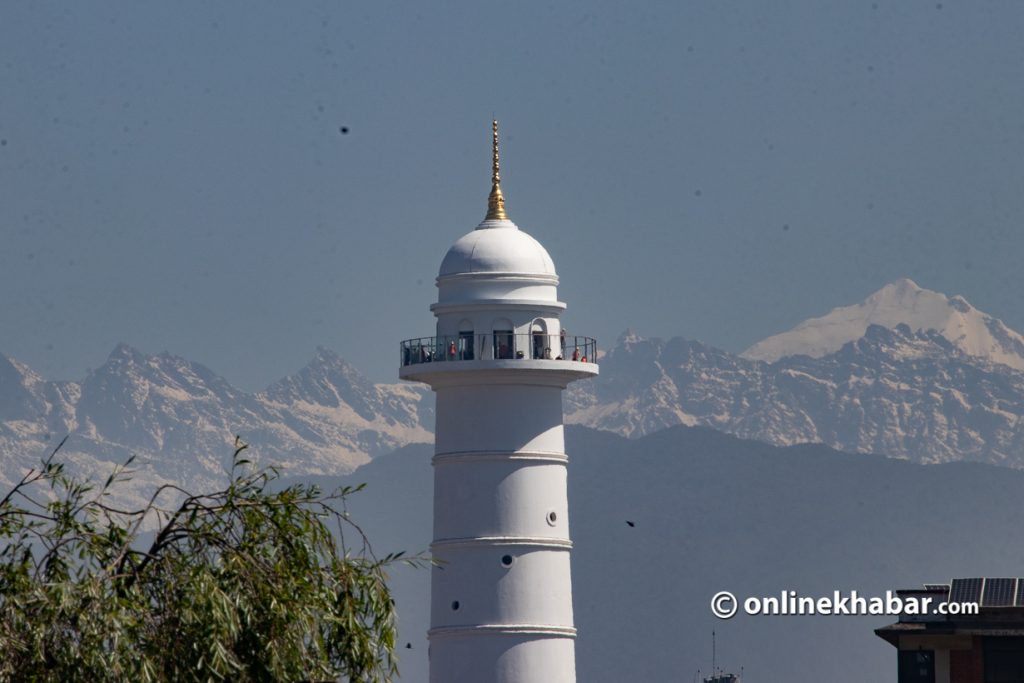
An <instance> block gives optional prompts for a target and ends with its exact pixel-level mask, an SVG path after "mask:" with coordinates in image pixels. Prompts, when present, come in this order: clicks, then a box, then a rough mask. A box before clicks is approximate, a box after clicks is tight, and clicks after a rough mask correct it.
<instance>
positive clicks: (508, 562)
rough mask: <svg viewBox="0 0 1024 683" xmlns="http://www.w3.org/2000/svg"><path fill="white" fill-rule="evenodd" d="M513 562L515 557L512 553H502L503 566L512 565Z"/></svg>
mask: <svg viewBox="0 0 1024 683" xmlns="http://www.w3.org/2000/svg"><path fill="white" fill-rule="evenodd" d="M512 562H513V557H512V556H511V555H502V556H501V566H502V567H511V566H512Z"/></svg>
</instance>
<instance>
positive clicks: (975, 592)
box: [949, 579, 985, 602]
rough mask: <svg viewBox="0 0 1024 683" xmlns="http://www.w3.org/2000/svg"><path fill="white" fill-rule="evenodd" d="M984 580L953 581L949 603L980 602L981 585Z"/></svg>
mask: <svg viewBox="0 0 1024 683" xmlns="http://www.w3.org/2000/svg"><path fill="white" fill-rule="evenodd" d="M984 581H985V579H953V585H952V586H951V587H950V589H949V601H950V602H981V584H982V583H983V582H984Z"/></svg>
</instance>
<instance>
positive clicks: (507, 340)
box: [494, 330, 515, 358]
mask: <svg viewBox="0 0 1024 683" xmlns="http://www.w3.org/2000/svg"><path fill="white" fill-rule="evenodd" d="M514 347H515V337H514V336H513V334H512V330H495V331H494V357H495V358H512V353H513V352H514V351H515V348H514Z"/></svg>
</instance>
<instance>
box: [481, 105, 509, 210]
mask: <svg viewBox="0 0 1024 683" xmlns="http://www.w3.org/2000/svg"><path fill="white" fill-rule="evenodd" d="M491 127H492V128H493V129H494V162H493V165H492V166H491V195H490V196H489V197H488V198H487V217H486V218H484V220H488V221H490V220H496V221H504V220H508V215H507V214H506V213H505V197H504V195H502V194H501V168H500V165H499V163H498V120H497V119H494V121H493V122H492V125H491Z"/></svg>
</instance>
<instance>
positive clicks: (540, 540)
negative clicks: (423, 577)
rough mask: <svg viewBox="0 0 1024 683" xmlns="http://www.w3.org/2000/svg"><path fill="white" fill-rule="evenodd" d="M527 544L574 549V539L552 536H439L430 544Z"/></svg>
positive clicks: (449, 546) (431, 545)
mask: <svg viewBox="0 0 1024 683" xmlns="http://www.w3.org/2000/svg"><path fill="white" fill-rule="evenodd" d="M492 545H525V546H535V547H538V548H556V549H558V550H570V549H572V541H570V540H569V539H567V538H555V537H552V536H466V537H465V538H439V539H437V540H435V541H434V542H433V543H431V544H430V549H431V550H435V549H437V548H456V547H460V546H492Z"/></svg>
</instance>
